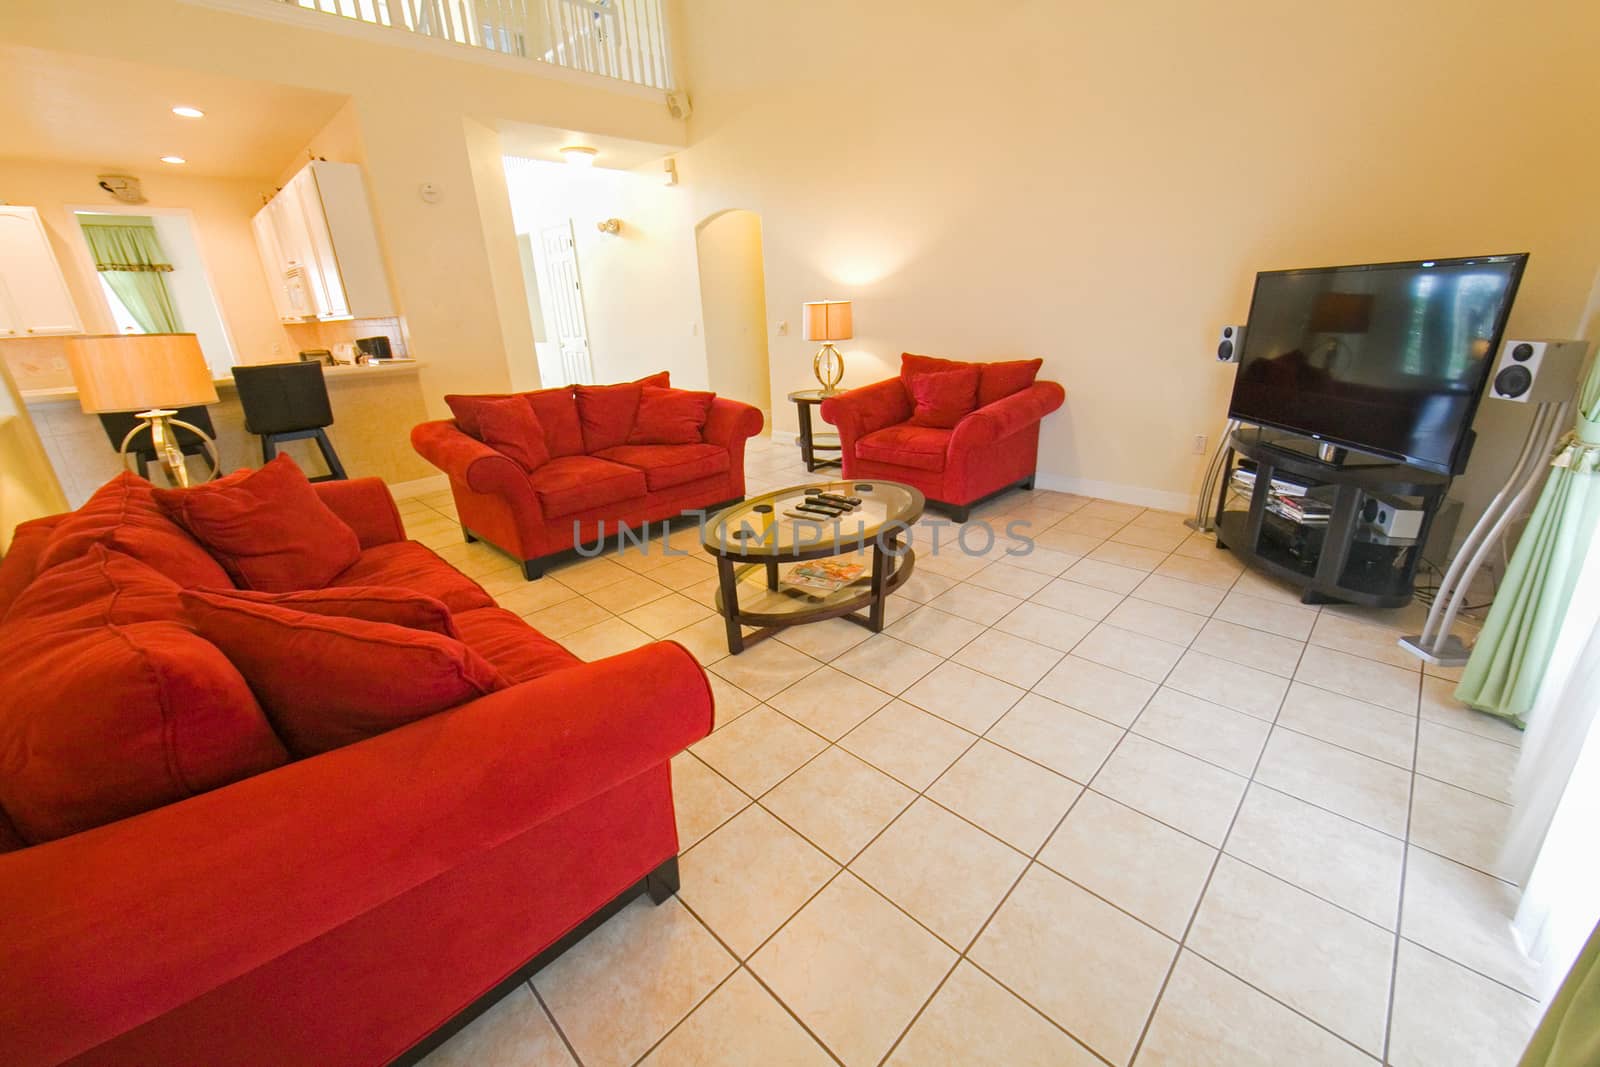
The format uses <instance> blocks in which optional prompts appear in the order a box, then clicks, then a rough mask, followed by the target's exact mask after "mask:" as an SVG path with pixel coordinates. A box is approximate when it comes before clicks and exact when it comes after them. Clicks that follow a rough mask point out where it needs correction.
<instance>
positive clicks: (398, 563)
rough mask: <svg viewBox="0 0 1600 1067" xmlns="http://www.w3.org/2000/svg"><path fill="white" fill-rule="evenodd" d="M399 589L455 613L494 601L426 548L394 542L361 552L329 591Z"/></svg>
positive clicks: (410, 543) (335, 579) (408, 543)
mask: <svg viewBox="0 0 1600 1067" xmlns="http://www.w3.org/2000/svg"><path fill="white" fill-rule="evenodd" d="M372 585H388V586H398V587H399V588H401V589H408V590H411V591H413V592H417V593H425V594H427V595H428V596H431V597H433V598H435V599H437V600H439V601H442V602H443V603H444V605H445V606H446V607H448V608H449V609H450V610H451V611H452V612H462V611H471V610H472V609H473V608H487V607H491V606H492V605H493V604H494V598H493V597H491V596H490V595H489V594H488V593H485V592H484V591H483V587H482V586H480V585H479V584H478V583H477V582H475V581H473V580H472V579H471V578H468V577H467V576H466V575H465V574H462V573H461V572H460V571H458V570H456V569H455V568H454V567H452V566H450V564H448V563H446V562H445V561H444V560H442V559H440V558H439V556H438V555H437V554H436V553H435V552H434V551H433V549H431V548H429V547H428V546H426V545H421V544H418V543H417V542H415V541H393V542H390V543H389V544H387V545H378V546H377V547H375V548H369V549H367V550H366V551H365V552H363V553H361V558H360V559H358V560H356V561H355V562H354V563H352V564H351V565H350V566H349V567H348V568H346V569H345V570H343V571H341V572H340V573H339V574H338V575H336V576H335V577H334V579H333V581H331V582H329V583H328V585H327V588H328V589H329V590H333V589H350V588H353V587H356V586H372Z"/></svg>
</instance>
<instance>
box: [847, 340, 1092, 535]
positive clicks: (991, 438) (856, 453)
mask: <svg viewBox="0 0 1600 1067" xmlns="http://www.w3.org/2000/svg"><path fill="white" fill-rule="evenodd" d="M1041 363H1042V361H1040V360H1019V361H1013V362H1007V363H963V362H958V361H955V360H945V359H938V358H936V357H932V356H917V355H912V354H911V353H906V354H904V355H903V356H901V374H900V377H898V378H891V379H889V380H888V381H882V382H878V383H876V384H874V385H867V386H863V387H861V388H860V389H851V390H849V391H848V392H844V393H840V394H838V395H837V396H833V397H829V398H828V399H826V400H824V401H823V402H822V417H823V419H825V420H826V421H828V422H830V423H832V424H833V425H834V426H836V427H838V429H839V443H840V445H841V446H842V449H843V452H842V457H843V467H844V477H845V478H882V479H886V480H889V481H895V482H904V483H905V484H907V485H913V486H916V487H917V488H918V489H920V490H922V493H923V495H924V496H926V497H927V498H928V503H930V504H935V505H939V506H941V507H943V508H944V509H945V510H946V511H948V512H950V514H951V515H952V516H953V517H954V518H955V520H956V521H957V522H965V521H966V519H967V515H968V513H969V511H970V509H971V507H972V505H973V504H975V503H977V502H979V501H980V500H982V499H984V498H985V497H989V496H993V495H994V494H996V493H999V492H1001V491H1003V490H1006V489H1010V488H1012V487H1013V486H1020V487H1022V488H1025V489H1032V488H1033V480H1034V474H1035V471H1036V470H1037V469H1038V465H1039V424H1040V422H1041V421H1042V420H1043V419H1044V417H1045V416H1046V415H1048V414H1050V412H1052V411H1054V410H1056V409H1057V408H1059V407H1060V406H1061V404H1062V402H1063V401H1064V400H1065V399H1066V391H1065V390H1064V389H1062V387H1061V386H1060V385H1058V384H1057V383H1055V382H1048V381H1046V382H1040V381H1035V380H1034V377H1035V375H1036V374H1037V373H1038V370H1039V367H1040V365H1041ZM951 371H956V372H965V371H971V372H972V374H971V375H970V377H972V378H974V379H975V380H974V381H973V382H972V385H973V391H972V393H971V401H970V403H971V405H972V406H971V407H970V408H969V409H967V410H965V411H963V410H962V409H963V408H965V407H966V405H965V404H958V405H957V406H956V407H955V408H954V409H952V410H950V411H948V412H947V413H946V414H947V417H944V418H931V419H925V420H923V419H919V411H918V406H917V403H916V401H915V399H914V397H913V392H912V387H911V379H914V378H916V377H918V376H919V375H932V374H945V373H948V372H951ZM923 422H927V423H946V424H947V425H928V424H921V423H923Z"/></svg>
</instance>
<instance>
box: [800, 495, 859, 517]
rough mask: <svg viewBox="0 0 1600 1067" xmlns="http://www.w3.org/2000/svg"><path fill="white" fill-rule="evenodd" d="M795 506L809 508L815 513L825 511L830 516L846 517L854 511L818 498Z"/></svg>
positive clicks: (812, 498)
mask: <svg viewBox="0 0 1600 1067" xmlns="http://www.w3.org/2000/svg"><path fill="white" fill-rule="evenodd" d="M796 506H797V507H802V508H811V509H813V510H815V511H826V512H827V513H828V514H830V515H846V514H849V513H850V512H851V511H852V510H854V509H852V508H848V507H841V506H840V505H838V504H835V503H834V502H833V501H831V500H824V499H822V498H821V497H820V496H814V497H811V498H810V499H808V500H807V501H806V502H805V503H804V504H798V505H796Z"/></svg>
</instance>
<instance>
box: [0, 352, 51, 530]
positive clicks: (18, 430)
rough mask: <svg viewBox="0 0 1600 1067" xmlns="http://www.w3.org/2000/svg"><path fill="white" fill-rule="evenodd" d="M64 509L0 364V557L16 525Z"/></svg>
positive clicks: (19, 401) (41, 449) (14, 389)
mask: <svg viewBox="0 0 1600 1067" xmlns="http://www.w3.org/2000/svg"><path fill="white" fill-rule="evenodd" d="M66 508H67V498H66V496H65V494H63V493H62V491H61V483H60V482H58V481H57V480H56V476H55V472H54V471H53V470H51V468H50V458H49V457H48V456H47V455H46V454H45V450H44V445H43V444H41V443H40V441H39V434H38V431H36V430H35V429H34V426H33V420H32V419H30V418H29V417H28V415H27V411H26V409H24V408H23V406H22V397H21V396H19V395H18V393H17V387H16V384H15V383H14V382H12V380H11V373H10V371H8V370H7V369H6V366H5V363H4V362H3V361H0V555H4V554H5V553H6V552H9V551H10V550H11V536H12V534H13V533H14V532H15V530H16V527H17V524H18V523H19V522H27V521H28V520H29V519H37V518H39V517H40V516H42V515H54V514H56V513H58V512H61V511H65V510H66Z"/></svg>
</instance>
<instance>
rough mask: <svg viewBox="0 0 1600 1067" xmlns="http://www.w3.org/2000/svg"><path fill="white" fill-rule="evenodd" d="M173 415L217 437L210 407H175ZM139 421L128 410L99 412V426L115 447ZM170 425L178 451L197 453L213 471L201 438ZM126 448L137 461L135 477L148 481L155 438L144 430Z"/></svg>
mask: <svg viewBox="0 0 1600 1067" xmlns="http://www.w3.org/2000/svg"><path fill="white" fill-rule="evenodd" d="M174 418H175V419H176V421H178V422H187V423H189V424H190V425H193V426H198V427H200V429H202V430H204V431H205V433H206V436H207V437H209V438H211V439H212V440H213V441H215V440H216V439H217V431H216V429H215V427H213V426H212V425H211V411H210V409H208V408H207V407H206V406H205V405H203V404H198V405H196V406H194V407H192V408H179V409H178V414H177V415H176V416H174ZM143 424H144V420H143V419H141V418H139V417H138V416H136V415H135V414H134V413H133V412H131V411H107V412H102V413H101V415H100V426H101V427H102V428H103V429H104V430H105V431H106V436H107V437H108V438H110V439H111V447H112V448H116V449H120V448H122V442H123V441H124V440H125V439H126V438H127V436H128V433H129V431H131V430H132V429H133V428H134V427H135V426H140V425H143ZM172 429H173V431H174V432H175V433H176V434H177V438H178V451H179V452H182V453H183V454H184V455H185V456H199V457H200V458H201V459H204V460H205V461H206V466H207V467H209V468H210V470H211V473H212V474H215V473H217V467H216V464H214V463H213V462H212V461H211V453H210V451H209V450H208V449H207V448H206V443H205V442H204V441H202V440H200V438H199V437H197V436H195V434H194V433H193V431H190V430H185V429H184V428H183V427H182V426H174V427H173V428H172ZM128 451H129V453H131V454H132V456H133V458H134V459H135V460H136V461H137V462H138V464H139V477H141V478H143V479H144V480H145V481H147V482H148V481H149V480H150V464H152V463H154V462H155V461H156V445H155V441H154V440H153V439H152V438H151V437H150V435H149V434H144V435H142V436H140V437H136V438H134V440H133V445H132V447H131V448H129V449H128Z"/></svg>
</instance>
